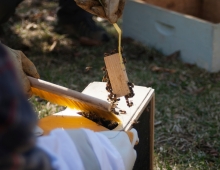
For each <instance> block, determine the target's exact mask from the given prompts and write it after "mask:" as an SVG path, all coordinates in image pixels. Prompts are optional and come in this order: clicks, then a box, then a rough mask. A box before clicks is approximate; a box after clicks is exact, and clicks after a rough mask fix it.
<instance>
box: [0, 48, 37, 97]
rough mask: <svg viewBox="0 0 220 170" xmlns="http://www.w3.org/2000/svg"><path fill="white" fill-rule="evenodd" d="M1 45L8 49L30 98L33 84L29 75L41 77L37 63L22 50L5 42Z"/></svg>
mask: <svg viewBox="0 0 220 170" xmlns="http://www.w3.org/2000/svg"><path fill="white" fill-rule="evenodd" d="M1 45H2V46H3V47H4V48H5V49H6V51H7V53H8V54H9V56H10V58H11V60H12V62H13V64H14V66H15V68H16V71H17V76H18V78H19V80H21V84H22V87H23V90H24V92H25V94H26V96H27V97H28V98H29V97H31V95H32V92H31V86H30V82H29V80H28V78H27V75H28V76H31V77H34V78H40V76H39V74H38V72H37V69H36V67H35V65H34V64H33V63H32V62H31V61H30V60H29V59H28V58H27V57H26V56H25V55H24V53H23V52H22V51H20V50H14V49H11V48H9V47H7V46H6V45H4V44H1Z"/></svg>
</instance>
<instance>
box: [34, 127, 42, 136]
mask: <svg viewBox="0 0 220 170" xmlns="http://www.w3.org/2000/svg"><path fill="white" fill-rule="evenodd" d="M43 133H44V131H43V129H41V128H40V127H39V126H36V127H35V129H34V135H35V136H41V135H43Z"/></svg>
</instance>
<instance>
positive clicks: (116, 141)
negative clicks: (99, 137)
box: [100, 129, 139, 170]
mask: <svg viewBox="0 0 220 170" xmlns="http://www.w3.org/2000/svg"><path fill="white" fill-rule="evenodd" d="M131 132H132V133H133V134H134V137H133V141H132V143H131V142H130V140H129V138H128V135H127V134H126V133H125V132H123V131H104V132H100V133H102V134H103V135H105V136H106V137H107V138H108V139H109V140H110V142H111V143H112V144H113V145H114V147H115V148H116V149H117V151H118V152H119V153H120V155H121V157H122V159H123V162H124V166H125V169H126V170H132V169H133V166H134V163H135V160H136V158H137V153H136V151H135V150H134V149H133V146H134V144H135V143H136V142H137V141H139V139H138V136H137V131H136V130H135V129H133V130H131Z"/></svg>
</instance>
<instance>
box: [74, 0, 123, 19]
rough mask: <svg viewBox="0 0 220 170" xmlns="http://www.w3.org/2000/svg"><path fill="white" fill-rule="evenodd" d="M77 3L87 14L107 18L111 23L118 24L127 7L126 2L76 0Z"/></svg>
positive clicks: (116, 0)
mask: <svg viewBox="0 0 220 170" xmlns="http://www.w3.org/2000/svg"><path fill="white" fill-rule="evenodd" d="M75 2H76V4H77V5H78V6H79V7H81V8H82V9H84V10H86V11H87V12H90V13H91V14H93V15H97V16H99V17H101V18H106V19H108V20H109V22H111V23H116V22H117V20H118V18H119V17H120V16H121V15H122V12H123V9H124V5H125V0H75Z"/></svg>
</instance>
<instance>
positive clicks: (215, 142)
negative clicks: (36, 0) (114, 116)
mask: <svg viewBox="0 0 220 170" xmlns="http://www.w3.org/2000/svg"><path fill="white" fill-rule="evenodd" d="M56 7H57V4H56V3H49V2H46V3H44V4H43V5H42V6H41V7H40V8H38V9H40V10H38V9H37V8H36V7H32V10H35V14H33V15H29V17H28V18H27V17H25V14H27V13H28V12H30V9H31V7H30V6H28V5H27V4H26V3H23V4H21V5H20V6H19V8H18V11H17V15H18V16H20V17H17V18H18V19H16V18H15V17H14V18H13V19H12V20H11V21H10V22H9V23H8V24H6V25H5V27H4V30H5V35H4V36H2V37H1V38H2V42H4V43H5V44H8V46H11V47H13V48H15V49H21V50H22V51H24V52H25V54H26V55H27V56H28V57H29V58H30V59H31V60H32V61H33V62H34V63H35V65H36V67H37V68H38V71H39V73H40V75H41V78H42V79H44V80H47V81H50V82H53V83H55V84H59V85H62V86H66V87H68V88H71V89H74V90H77V91H82V90H83V89H84V88H85V87H86V86H87V85H88V84H89V83H90V82H93V81H101V79H102V76H103V75H102V71H101V67H103V66H104V60H103V56H104V53H108V52H111V51H112V50H114V49H116V48H117V34H116V32H115V31H114V28H113V26H111V25H109V24H106V23H105V22H104V23H101V24H102V25H103V26H104V27H105V29H106V30H107V31H108V32H109V35H110V37H111V41H110V42H108V43H106V44H103V45H102V46H98V47H85V46H81V45H80V44H79V42H78V40H77V39H70V38H68V37H67V36H66V35H61V34H58V33H56V32H55V31H54V27H56V26H55V25H56V21H55V20H54V21H47V20H46V19H45V16H47V15H50V16H51V17H53V18H55V19H56V16H55V14H56V13H55V10H56ZM42 9H44V11H43V10H42ZM26 18H27V19H26ZM30 24H35V25H36V26H35V25H34V26H31V25H30ZM27 25H29V26H30V28H27ZM54 41H56V42H57V45H56V46H55V48H54V49H53V50H50V48H51V46H52V44H53V43H54ZM21 44H24V45H21ZM122 45H123V56H124V57H126V59H127V65H126V67H127V73H128V76H129V79H130V81H131V82H134V83H135V84H136V85H140V86H150V87H152V88H154V89H155V93H156V113H155V123H156V126H155V162H154V164H155V169H161V170H162V169H167V170H170V169H181V170H182V169H183V170H185V169H188V170H191V169H193V170H194V169H195V170H196V169H198V170H203V169H204V170H207V169H213V170H216V169H220V114H219V112H220V73H208V72H206V71H205V70H203V69H200V68H198V67H196V66H194V65H189V64H184V63H182V62H181V61H180V59H179V58H178V57H175V56H173V57H168V58H167V57H164V55H163V54H162V53H160V52H158V51H156V50H155V49H152V48H149V47H147V46H144V45H143V44H141V43H138V42H136V41H134V40H131V39H128V38H126V39H124V40H123V43H122ZM155 66H157V67H161V68H162V69H161V68H160V69H159V70H158V71H155V70H154V68H155ZM86 67H91V69H90V70H89V71H86V70H85V68H86ZM164 68H166V69H170V70H168V71H166V70H164ZM172 70H173V71H172ZM30 101H31V102H32V104H33V106H34V108H35V110H36V112H38V113H39V117H40V118H41V117H44V116H47V115H49V114H52V113H55V112H58V111H59V110H62V109H63V108H62V107H59V106H57V105H54V104H51V103H49V102H46V101H44V100H41V99H39V98H36V97H32V98H31V100H30Z"/></svg>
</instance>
